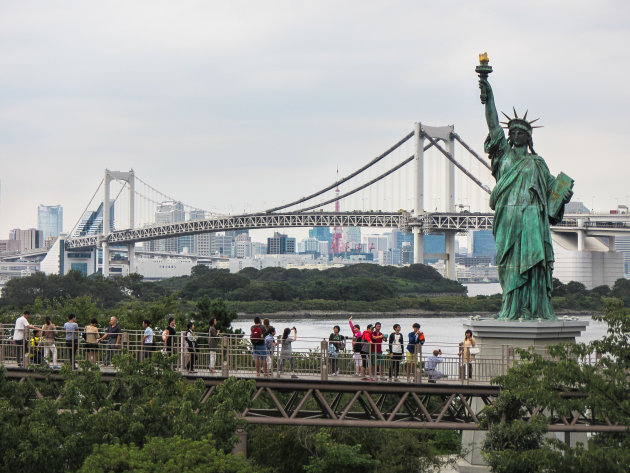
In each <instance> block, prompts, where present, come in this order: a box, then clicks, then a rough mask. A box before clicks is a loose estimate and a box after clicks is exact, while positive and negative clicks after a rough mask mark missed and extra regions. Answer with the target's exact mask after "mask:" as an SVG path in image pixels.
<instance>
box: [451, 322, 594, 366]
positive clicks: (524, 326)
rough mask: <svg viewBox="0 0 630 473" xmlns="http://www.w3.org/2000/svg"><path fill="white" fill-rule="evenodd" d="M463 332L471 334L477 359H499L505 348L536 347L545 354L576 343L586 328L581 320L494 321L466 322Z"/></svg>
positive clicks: (586, 324) (503, 354) (586, 323)
mask: <svg viewBox="0 0 630 473" xmlns="http://www.w3.org/2000/svg"><path fill="white" fill-rule="evenodd" d="M463 325H464V330H469V329H470V330H472V333H473V337H474V338H475V341H476V342H477V345H478V346H479V348H480V350H481V351H480V353H479V355H477V357H478V358H482V357H487V358H501V357H502V356H505V350H506V349H507V348H529V347H535V349H536V352H538V353H540V354H544V352H545V349H546V347H547V346H548V345H556V344H558V343H575V339H576V338H577V337H579V336H580V334H581V333H582V332H583V331H584V330H585V329H586V327H587V326H588V322H586V321H583V320H571V319H568V320H562V319H560V320H556V321H554V322H549V321H540V322H536V321H534V322H513V321H503V320H495V319H480V320H468V321H465V322H464V324H463Z"/></svg>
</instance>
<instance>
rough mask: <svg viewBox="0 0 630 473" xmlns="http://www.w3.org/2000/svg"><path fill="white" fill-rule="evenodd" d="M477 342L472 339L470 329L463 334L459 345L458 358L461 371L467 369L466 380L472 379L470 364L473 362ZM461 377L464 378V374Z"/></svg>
mask: <svg viewBox="0 0 630 473" xmlns="http://www.w3.org/2000/svg"><path fill="white" fill-rule="evenodd" d="M476 347H477V342H475V339H474V338H473V334H472V331H471V330H470V329H468V330H466V331H465V332H464V341H463V342H462V343H460V344H459V357H460V358H461V359H462V369H463V370H465V369H466V366H467V367H468V379H472V376H473V372H472V369H473V368H472V366H473V365H472V364H473V361H475V354H474V353H473V352H475V351H477V350H478V348H476ZM462 375H463V377H464V378H466V372H465V371H464V372H463V373H462Z"/></svg>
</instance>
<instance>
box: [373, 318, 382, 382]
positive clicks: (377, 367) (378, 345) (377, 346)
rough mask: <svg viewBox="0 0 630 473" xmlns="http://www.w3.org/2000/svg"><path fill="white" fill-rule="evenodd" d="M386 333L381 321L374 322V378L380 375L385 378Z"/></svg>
mask: <svg viewBox="0 0 630 473" xmlns="http://www.w3.org/2000/svg"><path fill="white" fill-rule="evenodd" d="M384 339H385V335H384V334H383V333H381V323H380V322H376V323H375V324H374V330H373V331H372V354H371V356H372V378H374V379H376V378H378V376H379V372H380V376H381V378H383V379H384V374H383V371H384V364H385V360H383V340H384Z"/></svg>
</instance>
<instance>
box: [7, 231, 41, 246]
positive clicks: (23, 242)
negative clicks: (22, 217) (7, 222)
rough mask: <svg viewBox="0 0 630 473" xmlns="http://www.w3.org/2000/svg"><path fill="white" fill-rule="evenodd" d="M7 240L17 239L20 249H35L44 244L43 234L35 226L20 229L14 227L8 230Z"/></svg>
mask: <svg viewBox="0 0 630 473" xmlns="http://www.w3.org/2000/svg"><path fill="white" fill-rule="evenodd" d="M9 240H17V241H19V242H20V251H26V250H36V249H37V248H42V247H43V246H44V234H43V232H42V231H41V230H37V229H36V228H29V229H28V230H21V229H19V228H14V229H13V230H11V231H10V232H9Z"/></svg>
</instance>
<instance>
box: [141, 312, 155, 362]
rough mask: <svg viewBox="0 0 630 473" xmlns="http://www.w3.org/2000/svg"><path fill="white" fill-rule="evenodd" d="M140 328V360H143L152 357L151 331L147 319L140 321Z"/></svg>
mask: <svg viewBox="0 0 630 473" xmlns="http://www.w3.org/2000/svg"><path fill="white" fill-rule="evenodd" d="M142 328H144V333H143V334H142V360H144V359H145V358H151V356H153V329H151V322H150V321H149V320H148V319H144V320H143V321H142Z"/></svg>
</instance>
